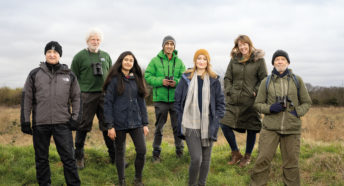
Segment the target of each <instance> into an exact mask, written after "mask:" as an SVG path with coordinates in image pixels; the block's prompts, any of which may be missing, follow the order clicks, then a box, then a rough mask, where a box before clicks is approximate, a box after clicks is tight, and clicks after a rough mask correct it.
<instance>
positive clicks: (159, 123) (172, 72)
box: [145, 36, 185, 162]
mask: <svg viewBox="0 0 344 186" xmlns="http://www.w3.org/2000/svg"><path fill="white" fill-rule="evenodd" d="M175 48H176V41H175V39H174V38H173V37H172V36H166V37H165V38H164V39H163V42H162V50H161V51H160V52H159V53H158V55H157V56H156V57H154V58H153V59H152V60H151V61H150V63H149V64H148V66H147V69H146V72H145V79H146V81H147V83H148V84H149V85H150V86H152V87H153V102H154V107H155V118H156V122H155V133H154V141H153V161H154V162H155V161H156V162H159V161H160V153H161V147H160V146H161V141H162V136H163V134H162V133H163V127H164V125H165V123H166V121H167V115H168V113H170V118H171V124H172V129H173V135H174V144H175V146H176V154H177V157H181V156H182V155H183V149H184V144H183V142H182V140H181V139H180V138H179V137H178V131H177V113H176V111H175V108H174V101H175V99H174V91H175V88H176V86H177V84H178V82H179V80H180V78H181V76H182V74H183V72H184V71H185V65H184V63H183V62H182V60H181V59H179V58H178V52H177V50H176V49H175Z"/></svg>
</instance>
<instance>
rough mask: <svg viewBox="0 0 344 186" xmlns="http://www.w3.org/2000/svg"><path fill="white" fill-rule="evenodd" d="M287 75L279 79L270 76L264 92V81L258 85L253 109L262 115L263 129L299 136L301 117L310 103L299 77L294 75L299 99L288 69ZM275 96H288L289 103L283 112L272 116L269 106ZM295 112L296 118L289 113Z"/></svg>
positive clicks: (275, 76)
mask: <svg viewBox="0 0 344 186" xmlns="http://www.w3.org/2000/svg"><path fill="white" fill-rule="evenodd" d="M288 70H289V74H287V75H285V76H284V77H282V78H281V77H279V76H277V75H276V74H272V75H271V80H270V83H269V85H268V89H267V91H268V92H266V79H267V78H265V79H264V80H263V81H262V83H261V84H260V87H259V91H258V95H257V98H256V101H255V104H254V107H255V108H256V109H257V111H259V112H260V113H262V114H264V119H263V128H264V129H266V130H271V131H276V132H277V133H279V134H300V133H301V119H300V117H301V116H304V115H305V114H306V113H307V112H308V110H309V108H310V107H311V104H312V101H311V98H310V96H309V94H308V91H307V89H306V87H305V84H304V82H303V80H302V79H301V77H299V76H297V75H296V78H297V80H298V82H299V87H300V88H299V97H298V96H297V86H296V84H295V82H294V81H293V79H292V77H291V74H292V71H291V70H290V69H288ZM276 96H281V97H282V96H288V98H289V100H290V101H291V102H287V107H286V109H285V111H283V112H280V113H277V114H272V113H270V106H271V105H272V104H273V103H275V102H276ZM293 110H295V111H296V113H297V116H294V115H293V114H291V113H290V112H291V111H293Z"/></svg>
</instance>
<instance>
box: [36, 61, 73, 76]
mask: <svg viewBox="0 0 344 186" xmlns="http://www.w3.org/2000/svg"><path fill="white" fill-rule="evenodd" d="M39 67H40V68H41V69H42V70H43V71H44V72H46V73H48V74H52V72H51V71H50V70H49V68H48V67H47V64H46V62H41V64H40V65H39ZM69 71H70V69H68V66H67V65H66V64H60V67H59V68H58V69H57V70H56V72H55V73H67V72H69Z"/></svg>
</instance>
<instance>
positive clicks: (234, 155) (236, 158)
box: [228, 150, 243, 165]
mask: <svg viewBox="0 0 344 186" xmlns="http://www.w3.org/2000/svg"><path fill="white" fill-rule="evenodd" d="M242 157H243V156H242V155H241V153H240V152H239V150H237V151H232V160H231V161H229V162H228V165H234V164H236V163H238V162H239V161H240V160H241V158H242Z"/></svg>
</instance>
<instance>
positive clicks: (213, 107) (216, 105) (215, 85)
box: [174, 73, 225, 141]
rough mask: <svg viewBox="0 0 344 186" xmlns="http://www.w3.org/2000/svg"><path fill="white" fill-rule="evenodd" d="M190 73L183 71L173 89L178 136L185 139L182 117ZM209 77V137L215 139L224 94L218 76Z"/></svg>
mask: <svg viewBox="0 0 344 186" xmlns="http://www.w3.org/2000/svg"><path fill="white" fill-rule="evenodd" d="M189 76H190V73H187V74H186V73H184V74H183V76H182V78H181V80H180V81H179V84H178V86H177V88H176V91H175V102H174V107H175V109H176V111H177V115H178V120H177V122H178V137H180V138H182V139H185V136H184V135H183V134H182V118H183V112H184V106H185V100H186V96H187V93H188V88H189V84H190V79H189V78H188V77H189ZM209 79H210V115H209V129H208V131H209V139H210V140H213V141H216V140H217V132H218V130H219V120H220V119H221V118H222V117H223V116H224V112H225V101H224V95H223V92H222V90H221V84H220V81H219V76H218V77H217V78H216V79H214V78H211V77H209Z"/></svg>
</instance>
